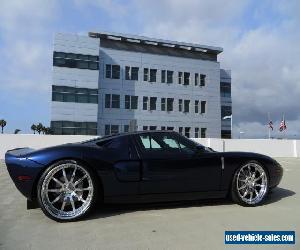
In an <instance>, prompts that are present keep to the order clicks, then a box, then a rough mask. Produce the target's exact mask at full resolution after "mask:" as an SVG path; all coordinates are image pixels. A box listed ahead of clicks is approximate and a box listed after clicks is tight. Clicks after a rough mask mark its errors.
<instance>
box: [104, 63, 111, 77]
mask: <svg viewBox="0 0 300 250" xmlns="http://www.w3.org/2000/svg"><path fill="white" fill-rule="evenodd" d="M105 77H106V78H111V64H106V65H105Z"/></svg>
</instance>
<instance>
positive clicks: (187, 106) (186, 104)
mask: <svg viewBox="0 0 300 250" xmlns="http://www.w3.org/2000/svg"><path fill="white" fill-rule="evenodd" d="M183 112H184V113H188V112H190V100H184V111H183Z"/></svg>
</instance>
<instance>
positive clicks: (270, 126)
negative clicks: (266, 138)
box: [268, 121, 273, 130]
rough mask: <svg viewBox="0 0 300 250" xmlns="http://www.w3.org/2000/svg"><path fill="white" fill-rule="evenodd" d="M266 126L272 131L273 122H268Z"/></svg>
mask: <svg viewBox="0 0 300 250" xmlns="http://www.w3.org/2000/svg"><path fill="white" fill-rule="evenodd" d="M268 125H269V128H270V129H272V130H273V122H272V121H269V124H268Z"/></svg>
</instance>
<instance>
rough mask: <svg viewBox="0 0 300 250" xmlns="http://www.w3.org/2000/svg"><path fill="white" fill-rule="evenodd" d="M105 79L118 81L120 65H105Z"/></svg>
mask: <svg viewBox="0 0 300 250" xmlns="http://www.w3.org/2000/svg"><path fill="white" fill-rule="evenodd" d="M105 67H106V68H105V77H106V78H110V79H120V65H111V64H106V65H105Z"/></svg>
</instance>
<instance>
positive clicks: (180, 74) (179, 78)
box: [178, 72, 182, 84]
mask: <svg viewBox="0 0 300 250" xmlns="http://www.w3.org/2000/svg"><path fill="white" fill-rule="evenodd" d="M178 84H182V72H178Z"/></svg>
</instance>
